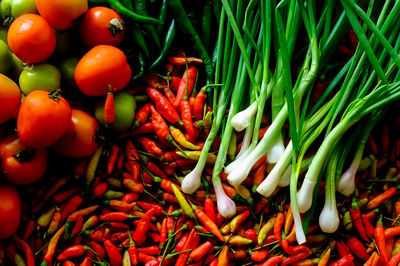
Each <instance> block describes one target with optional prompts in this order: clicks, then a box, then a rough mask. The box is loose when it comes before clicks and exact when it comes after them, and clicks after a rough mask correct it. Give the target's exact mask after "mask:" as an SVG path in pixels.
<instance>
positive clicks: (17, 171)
mask: <svg viewBox="0 0 400 266" xmlns="http://www.w3.org/2000/svg"><path fill="white" fill-rule="evenodd" d="M0 153H1V158H2V160H1V170H2V171H3V172H5V177H6V179H7V180H8V181H9V182H11V183H13V184H18V185H26V184H30V183H34V182H36V181H38V180H39V179H40V178H41V177H42V176H43V175H44V172H45V171H46V168H47V150H46V149H38V150H35V149H32V148H29V147H27V146H26V145H25V144H24V143H22V142H21V140H20V139H19V138H18V135H17V134H15V135H11V136H8V137H7V138H5V139H3V140H2V141H1V142H0Z"/></svg>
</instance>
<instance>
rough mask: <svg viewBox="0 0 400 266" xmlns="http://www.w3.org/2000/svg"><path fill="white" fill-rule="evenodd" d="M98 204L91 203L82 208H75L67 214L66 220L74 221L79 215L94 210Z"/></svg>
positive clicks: (87, 213) (84, 214)
mask: <svg viewBox="0 0 400 266" xmlns="http://www.w3.org/2000/svg"><path fill="white" fill-rule="evenodd" d="M98 207H99V205H93V206H90V207H87V208H84V209H80V210H77V211H75V212H73V213H71V214H70V215H69V216H68V219H67V220H68V221H71V222H75V221H76V219H77V218H78V217H79V216H86V215H89V214H91V213H92V212H94V211H95V210H96V209H97V208H98Z"/></svg>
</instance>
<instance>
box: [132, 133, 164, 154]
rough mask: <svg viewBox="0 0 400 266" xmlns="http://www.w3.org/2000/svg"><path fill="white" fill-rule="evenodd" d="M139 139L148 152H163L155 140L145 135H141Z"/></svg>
mask: <svg viewBox="0 0 400 266" xmlns="http://www.w3.org/2000/svg"><path fill="white" fill-rule="evenodd" d="M137 141H138V142H139V143H140V145H142V146H143V148H144V149H145V150H146V152H148V153H151V154H154V155H159V156H161V155H162V154H163V151H162V150H161V149H160V148H159V147H158V146H157V144H156V143H155V142H154V141H152V140H150V139H148V138H145V137H140V138H138V139H137Z"/></svg>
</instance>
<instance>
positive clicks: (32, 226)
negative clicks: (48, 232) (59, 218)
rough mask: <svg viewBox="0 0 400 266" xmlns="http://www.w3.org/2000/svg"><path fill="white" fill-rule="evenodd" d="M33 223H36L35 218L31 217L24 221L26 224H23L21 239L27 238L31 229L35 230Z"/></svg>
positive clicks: (30, 233) (31, 231)
mask: <svg viewBox="0 0 400 266" xmlns="http://www.w3.org/2000/svg"><path fill="white" fill-rule="evenodd" d="M54 214H55V213H54ZM54 214H53V217H54ZM53 217H52V220H53ZM50 223H51V222H50ZM35 225H36V222H35V220H31V219H29V220H28V222H27V223H26V226H25V231H24V235H23V237H22V239H23V240H27V239H28V238H29V237H30V236H31V235H32V233H33V231H34V230H35Z"/></svg>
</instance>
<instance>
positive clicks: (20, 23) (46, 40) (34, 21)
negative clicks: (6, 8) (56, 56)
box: [7, 14, 56, 64]
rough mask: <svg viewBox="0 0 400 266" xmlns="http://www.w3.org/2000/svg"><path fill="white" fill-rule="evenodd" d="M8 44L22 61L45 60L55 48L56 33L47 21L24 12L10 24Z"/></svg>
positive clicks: (37, 61) (36, 61)
mask: <svg viewBox="0 0 400 266" xmlns="http://www.w3.org/2000/svg"><path fill="white" fill-rule="evenodd" d="M7 41H8V46H9V47H10V49H11V51H12V52H13V53H14V54H15V55H16V56H17V57H18V58H19V59H21V60H22V61H25V62H28V63H31V64H34V63H39V62H41V61H44V60H46V59H47V58H49V57H50V55H51V54H52V53H53V51H54V49H55V48H56V34H55V33H54V30H53V29H52V28H51V26H50V25H49V23H47V21H46V20H45V19H44V18H43V17H41V16H39V15H35V14H25V15H22V16H20V17H18V18H17V19H16V20H14V22H13V23H12V24H11V26H10V28H9V30H8V34H7Z"/></svg>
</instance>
